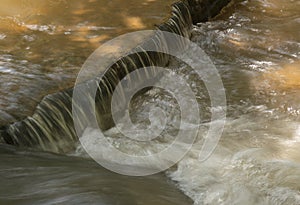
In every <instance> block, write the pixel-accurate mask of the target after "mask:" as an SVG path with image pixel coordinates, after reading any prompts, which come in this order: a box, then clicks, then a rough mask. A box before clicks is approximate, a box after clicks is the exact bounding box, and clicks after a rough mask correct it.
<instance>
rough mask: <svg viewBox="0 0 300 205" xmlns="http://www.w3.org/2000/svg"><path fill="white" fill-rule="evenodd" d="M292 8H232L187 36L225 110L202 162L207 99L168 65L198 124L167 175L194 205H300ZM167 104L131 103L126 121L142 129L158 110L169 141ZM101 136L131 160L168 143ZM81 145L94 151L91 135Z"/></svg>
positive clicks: (299, 108) (299, 114)
mask: <svg viewBox="0 0 300 205" xmlns="http://www.w3.org/2000/svg"><path fill="white" fill-rule="evenodd" d="M299 5H300V2H299V1H294V0H284V1H276V0H249V1H242V2H234V4H232V5H231V6H229V7H228V8H226V9H225V10H224V11H223V13H222V14H221V15H219V16H218V17H217V18H216V19H215V20H214V21H211V22H207V23H201V24H198V25H197V26H195V27H194V28H193V37H192V40H193V41H194V42H196V43H197V44H198V45H199V46H200V47H201V48H203V49H204V50H205V51H206V52H207V54H208V55H209V56H210V57H211V59H212V60H213V62H214V63H215V65H216V67H217V69H218V71H219V73H220V75H221V77H222V80H223V83H224V86H225V90H226V95H227V103H228V106H227V110H228V112H227V121H226V126H225V129H224V131H223V135H222V138H221V140H220V141H219V144H218V146H217V148H216V150H215V151H214V153H213V154H212V155H211V157H210V158H209V159H208V160H206V161H205V162H200V161H199V157H198V156H199V151H200V150H201V148H202V145H203V139H204V137H205V134H206V131H207V128H208V126H209V124H210V123H207V122H209V120H208V119H209V116H210V111H209V100H208V99H209V96H207V93H206V90H205V87H204V86H203V84H201V83H200V82H199V79H197V78H194V76H193V73H192V72H190V71H189V69H188V68H187V66H186V65H183V64H180V63H178V62H177V63H174V64H175V68H174V72H179V73H183V75H185V79H186V80H187V81H188V82H189V84H190V85H191V87H192V88H193V89H195V90H197V89H198V90H197V97H198V100H199V104H200V105H201V106H200V107H201V108H202V109H201V111H202V121H203V123H202V124H201V126H200V127H201V132H200V133H199V134H198V137H197V140H196V142H195V144H194V145H193V148H192V149H191V150H190V152H189V153H188V154H187V155H186V156H185V157H184V159H182V160H181V161H180V162H178V163H177V165H176V166H174V167H172V168H171V169H169V170H168V171H167V172H166V173H167V175H168V177H169V178H171V179H172V180H174V181H176V182H177V186H178V187H179V188H180V189H181V190H182V191H183V192H184V193H185V194H186V195H188V196H189V197H190V198H192V199H193V201H194V203H195V204H197V205H198V204H199V205H200V204H210V205H211V204H249V205H252V204H272V205H273V204H300V185H299V184H300V183H299V182H300V151H299V145H300V95H299V94H300V78H299V77H300V35H299V34H300V33H299V23H300V22H299V18H300V7H299ZM186 55H187V56H188V54H186ZM159 93H160V94H159ZM182 97H184V96H182ZM171 99H172V97H171V96H170V95H168V94H166V93H163V92H160V91H159V90H156V92H155V91H151V92H148V93H146V94H145V95H144V96H143V97H141V98H139V99H138V102H136V103H134V105H136V106H135V107H134V109H133V110H134V111H133V118H134V119H135V120H137V121H140V123H141V125H144V126H147V123H149V122H148V121H147V120H143V119H145V118H146V119H147V118H148V117H149V116H151V115H154V113H152V110H155V108H156V107H157V106H158V107H161V108H163V109H164V110H165V111H166V112H167V113H168V117H167V121H168V122H170V124H168V123H167V133H172V131H174V130H173V128H172V126H174V124H176V123H177V121H176V120H177V119H178V118H176V116H177V117H178V116H179V115H180V111H179V108H178V107H177V106H178V105H177V104H176V102H174V101H172V100H171ZM153 112H154V111H153ZM138 113H139V114H138ZM146 113H147V114H146ZM148 114H149V116H148ZM161 120H162V119H157V122H158V126H159V125H160V124H162V123H160V121H161ZM172 123H173V125H172ZM211 123H214V122H211ZM106 134H107V135H108V136H109V137H108V138H109V140H110V141H111V142H112V144H113V145H114V146H115V147H116V148H118V149H120V150H122V151H123V152H126V153H128V154H133V155H134V154H135V155H143V154H145V153H156V152H159V151H160V150H161V149H164V148H166V147H167V146H168V145H169V144H168V143H169V142H170V141H172V138H171V139H170V138H168V137H170V136H169V135H167V134H166V133H163V134H162V136H160V137H159V138H157V140H156V141H151V143H137V144H135V143H132V141H131V140H128V139H126V140H124V139H123V138H122V137H121V136H120V135H118V131H117V130H114V129H112V130H110V131H109V132H108V133H106ZM164 134H165V135H164ZM84 137H85V140H87V142H86V143H87V144H90V145H91V144H92V143H97V141H95V140H94V139H93V131H91V130H89V131H87V133H86V135H85V136H84ZM91 138H92V139H91ZM99 146H101V140H100V141H99V142H98V143H97V146H96V147H99ZM80 150H81V149H80V147H79V149H78V153H82V151H80ZM109 157H110V158H112V159H113V157H112V156H109ZM124 163H125V164H128V163H129V164H130V163H131V162H124Z"/></svg>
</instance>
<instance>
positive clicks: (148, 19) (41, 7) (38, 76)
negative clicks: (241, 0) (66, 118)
mask: <svg viewBox="0 0 300 205" xmlns="http://www.w3.org/2000/svg"><path fill="white" fill-rule="evenodd" d="M174 1H175V0H126V1H124V0H86V1H83V0H0V77H1V81H0V87H1V91H0V113H5V116H12V117H14V118H16V119H17V120H20V119H22V118H23V117H25V116H28V115H31V114H32V111H33V110H34V109H35V107H36V105H37V103H38V102H39V101H40V100H41V99H42V97H44V96H45V95H46V94H49V93H53V92H56V91H58V90H62V89H65V88H68V87H72V86H73V84H74V82H75V79H76V76H77V73H78V72H79V70H80V68H81V66H82V64H83V63H84V62H85V60H86V59H87V57H88V56H89V55H90V54H91V53H92V52H93V51H94V50H95V49H96V48H98V47H99V46H100V45H101V44H102V43H104V42H106V41H108V40H109V39H112V38H114V37H117V36H119V35H121V34H125V33H127V32H132V31H136V30H141V29H153V28H154V25H155V24H159V23H161V22H162V21H163V19H165V18H166V16H168V13H169V12H170V4H171V3H172V2H174ZM1 116H4V115H3V114H1ZM9 118H10V117H4V121H5V122H7V121H6V120H5V119H9ZM10 119H11V118H10ZM1 121H3V120H0V125H1V124H3V123H2V122H1ZM8 121H9V122H10V121H11V120H8ZM5 122H4V123H5ZM5 124H6V123H5Z"/></svg>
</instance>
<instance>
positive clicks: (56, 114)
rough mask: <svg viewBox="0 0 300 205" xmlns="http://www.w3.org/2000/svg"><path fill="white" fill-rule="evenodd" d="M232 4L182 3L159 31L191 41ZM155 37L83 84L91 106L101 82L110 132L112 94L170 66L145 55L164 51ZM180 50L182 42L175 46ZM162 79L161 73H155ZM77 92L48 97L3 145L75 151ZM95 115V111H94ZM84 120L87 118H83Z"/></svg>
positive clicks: (159, 56) (161, 57)
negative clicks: (133, 75) (196, 27)
mask: <svg viewBox="0 0 300 205" xmlns="http://www.w3.org/2000/svg"><path fill="white" fill-rule="evenodd" d="M229 1H230V0H182V1H179V2H177V3H175V4H173V5H172V12H171V15H170V17H169V18H168V20H166V21H165V22H164V23H162V24H161V25H158V26H157V31H167V32H172V33H175V34H178V35H180V36H183V37H186V38H189V37H190V31H191V28H192V25H193V23H198V22H203V21H207V20H208V19H210V18H212V17H214V16H215V15H217V14H218V13H219V12H220V10H221V9H222V8H223V7H224V6H225V5H227V4H228V3H229ZM158 35H159V32H157V33H154V34H153V35H152V36H150V37H149V38H148V39H147V40H145V41H144V42H143V43H141V44H140V45H138V46H137V51H138V52H133V54H131V55H129V56H126V57H123V58H120V59H118V61H117V62H116V63H114V64H113V65H112V66H110V67H109V68H107V69H105V70H104V71H103V72H102V73H99V75H98V76H97V77H96V78H94V79H90V80H87V81H86V82H82V87H84V89H83V90H82V96H83V98H84V99H85V100H86V101H87V103H89V101H91V100H94V99H93V97H92V96H91V93H90V92H88V89H87V88H88V87H89V85H93V84H94V83H97V82H100V83H99V84H98V85H97V86H98V90H97V95H96V99H95V102H96V103H95V104H96V113H97V117H98V122H99V127H100V128H101V129H102V130H106V129H109V128H111V127H112V126H114V124H113V120H112V116H111V113H110V110H111V109H110V102H111V97H112V93H113V91H114V89H115V87H116V85H117V84H118V82H119V81H120V80H121V79H123V78H124V77H125V76H126V75H127V74H128V73H130V72H132V71H134V70H136V69H138V68H142V67H149V66H150V67H151V66H161V67H163V66H166V65H167V64H168V62H169V60H170V56H169V55H167V54H163V53H155V52H147V51H143V47H144V46H149V44H154V45H153V46H156V47H161V46H163V43H162V42H161V40H160V38H159V37H158ZM174 46H175V47H176V48H177V49H180V48H181V47H182V45H181V44H180V42H174ZM150 76H151V77H152V78H153V77H159V74H158V73H151V75H150ZM72 94H73V88H71V89H68V90H64V91H61V92H58V93H54V94H50V95H47V96H45V97H44V98H43V99H42V101H41V102H40V103H39V105H38V106H37V108H36V110H35V112H34V114H33V115H32V116H29V117H27V118H26V119H24V120H22V121H19V122H15V123H13V124H10V125H7V126H5V127H2V128H1V130H0V142H3V143H7V144H12V145H17V146H24V147H30V148H34V149H42V150H47V151H51V152H58V153H59V152H68V151H70V150H73V149H74V148H75V146H76V142H77V141H78V137H77V134H76V132H75V129H74V125H73V115H72ZM91 112H92V110H91ZM82 116H84V117H82ZM89 116H90V115H89V113H83V114H82V115H81V118H80V121H81V125H80V126H83V127H85V126H86V125H87V122H88V120H89Z"/></svg>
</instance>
